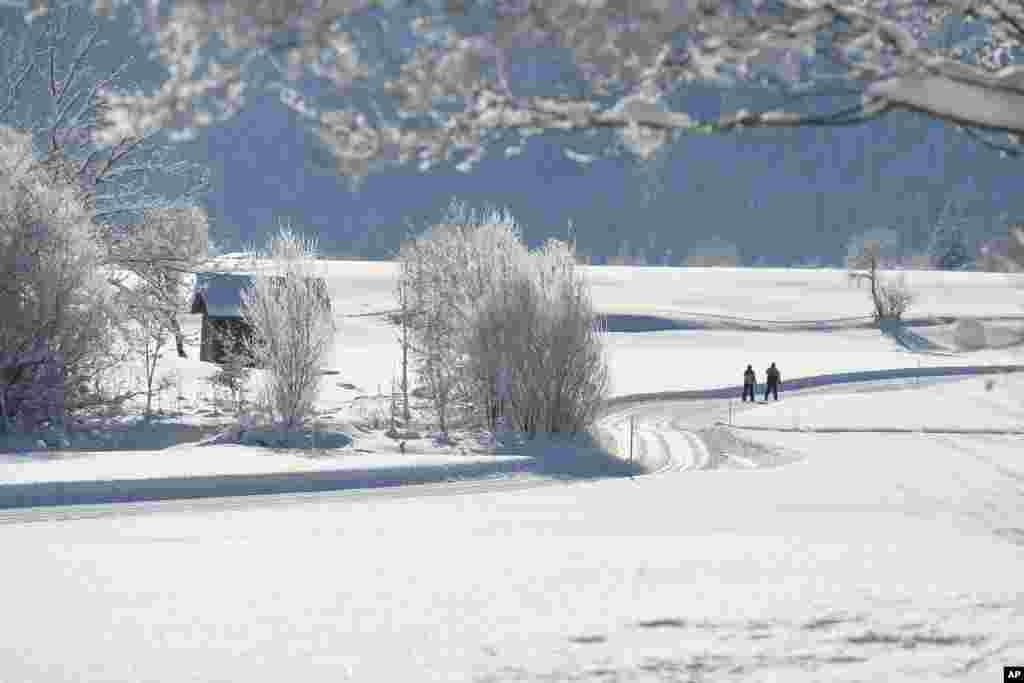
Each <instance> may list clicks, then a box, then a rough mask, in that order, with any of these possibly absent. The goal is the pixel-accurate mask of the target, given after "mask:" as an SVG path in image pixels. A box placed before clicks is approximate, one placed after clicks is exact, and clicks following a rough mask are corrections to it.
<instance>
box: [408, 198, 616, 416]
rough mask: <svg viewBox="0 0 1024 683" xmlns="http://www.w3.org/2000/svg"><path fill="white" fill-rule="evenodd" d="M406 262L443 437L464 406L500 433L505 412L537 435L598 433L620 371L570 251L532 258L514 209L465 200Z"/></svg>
mask: <svg viewBox="0 0 1024 683" xmlns="http://www.w3.org/2000/svg"><path fill="white" fill-rule="evenodd" d="M401 258H402V264H401V275H400V278H401V280H402V283H400V290H402V291H404V292H408V293H410V294H411V296H410V297H409V301H408V302H407V308H408V310H407V313H406V316H405V317H406V318H407V319H409V320H411V321H412V322H411V327H412V329H413V334H412V337H413V341H412V343H411V345H410V347H411V350H412V351H413V354H414V356H415V357H417V358H418V360H419V367H418V369H419V375H420V380H421V381H422V382H423V383H424V384H425V385H426V386H427V389H428V393H429V394H430V396H431V398H432V399H433V402H434V407H435V409H436V411H437V413H438V422H439V430H440V432H441V433H445V432H446V431H447V427H448V412H449V410H450V408H451V406H452V405H453V404H455V402H456V401H459V402H460V403H465V404H468V405H470V406H474V407H475V410H476V414H477V415H478V416H479V418H480V420H481V421H482V422H486V423H487V425H488V426H489V427H490V428H491V429H492V430H493V429H494V428H495V427H496V423H497V419H498V417H499V415H502V414H504V415H505V416H506V417H509V418H510V420H511V423H512V426H513V428H517V429H519V430H521V431H525V432H527V433H529V434H530V436H534V435H536V434H537V433H538V432H549V433H550V432H580V431H583V430H585V429H586V428H587V427H588V426H589V425H590V423H591V422H592V421H593V418H594V416H595V414H596V410H597V408H598V406H599V405H600V403H601V402H602V401H603V399H604V397H605V394H606V393H607V388H608V372H607V368H606V365H605V361H604V356H603V347H602V345H601V339H600V330H599V329H598V327H597V325H596V320H597V318H596V315H595V314H594V312H593V308H592V305H591V302H590V299H589V292H588V288H587V285H586V283H585V282H584V281H583V279H582V277H581V273H580V271H579V269H578V268H577V267H576V259H575V255H574V254H573V252H572V250H571V249H570V248H569V247H568V245H566V244H564V243H562V242H557V241H551V242H549V243H548V244H547V245H545V247H544V249H543V250H540V251H538V252H536V253H530V252H528V251H527V250H526V247H525V246H524V245H523V243H522V241H521V239H520V236H519V231H518V228H517V226H516V224H515V221H514V220H513V219H512V217H511V216H510V215H509V214H508V212H498V211H490V212H484V213H483V214H476V213H474V212H470V211H468V210H467V209H466V208H465V206H464V205H462V204H458V203H454V204H452V206H451V207H450V208H449V212H448V214H447V215H446V217H445V220H444V221H442V223H441V224H439V225H437V226H434V227H433V228H432V229H431V230H429V231H427V232H426V233H424V235H422V236H420V237H419V238H417V239H416V240H415V241H413V242H410V243H407V244H406V245H404V246H403V251H402V255H401ZM403 283H404V284H403Z"/></svg>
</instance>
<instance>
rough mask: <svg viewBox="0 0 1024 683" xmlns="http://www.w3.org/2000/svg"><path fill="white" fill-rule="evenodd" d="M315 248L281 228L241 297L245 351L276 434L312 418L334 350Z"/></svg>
mask: <svg viewBox="0 0 1024 683" xmlns="http://www.w3.org/2000/svg"><path fill="white" fill-rule="evenodd" d="M316 256H317V252H316V243H315V241H313V240H307V239H304V238H303V237H301V236H299V235H297V234H296V233H294V232H293V231H292V230H291V228H289V227H284V226H282V227H281V228H280V230H279V231H278V233H277V235H275V236H274V237H272V238H271V240H270V243H269V245H268V247H267V249H266V251H265V252H264V253H263V254H253V257H254V261H255V259H256V258H261V259H267V260H268V261H269V263H270V264H271V271H272V272H270V273H260V274H258V275H257V276H256V278H255V280H254V286H253V287H252V288H250V289H247V290H245V291H244V292H243V293H242V318H243V319H244V320H245V322H246V323H248V325H249V326H250V328H251V329H252V332H253V338H252V340H251V342H250V344H249V351H250V353H251V354H252V357H253V359H254V360H255V363H256V365H257V366H258V367H261V368H263V369H264V370H266V377H265V380H264V383H263V387H262V395H261V400H262V403H263V404H264V407H265V408H266V410H267V411H268V412H269V414H270V416H271V419H272V421H273V423H274V426H275V427H276V428H280V429H283V430H285V431H294V430H299V429H301V428H302V427H303V426H304V425H305V423H306V422H307V421H308V420H309V419H310V418H312V417H314V415H315V408H316V401H317V398H318V396H319V393H320V384H321V379H322V372H321V371H322V369H323V367H324V365H325V364H326V363H327V360H328V357H329V354H330V353H331V350H332V347H333V345H334V334H335V327H334V320H333V318H332V316H331V310H330V299H329V297H328V295H327V292H326V291H325V290H324V288H323V287H322V284H323V280H322V279H321V278H320V277H318V276H319V275H320V271H319V269H318V268H317V267H316Z"/></svg>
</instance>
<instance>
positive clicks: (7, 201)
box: [0, 127, 120, 428]
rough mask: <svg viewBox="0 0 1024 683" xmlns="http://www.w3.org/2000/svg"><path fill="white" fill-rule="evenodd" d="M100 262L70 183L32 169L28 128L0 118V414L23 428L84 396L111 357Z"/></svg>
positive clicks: (108, 296) (111, 323)
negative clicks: (3, 122)
mask: <svg viewBox="0 0 1024 683" xmlns="http://www.w3.org/2000/svg"><path fill="white" fill-rule="evenodd" d="M102 262H103V252H102V249H101V247H100V245H99V243H98V240H97V237H96V233H95V227H94V225H93V224H92V221H91V220H90V217H89V213H88V210H87V208H86V207H85V206H84V205H83V203H82V202H81V201H80V197H79V194H78V192H77V191H76V190H75V189H73V188H71V187H69V186H64V185H61V184H58V183H53V182H51V181H50V179H49V178H47V177H46V176H45V174H43V173H42V172H41V171H40V170H39V168H38V166H37V165H36V164H35V162H34V159H33V156H32V147H31V138H30V137H29V136H28V134H25V133H22V132H19V131H14V130H12V129H8V128H3V127H0V283H2V286H0V350H2V351H3V352H4V358H3V361H2V363H0V367H2V368H3V372H2V373H0V392H2V393H3V394H4V396H3V398H2V400H3V404H4V405H3V406H0V411H2V412H3V416H4V417H5V418H10V419H14V418H18V419H19V420H21V421H22V422H23V424H24V426H25V427H26V428H29V427H31V426H32V425H33V424H35V423H38V422H40V421H41V420H44V419H47V418H52V419H56V418H62V417H64V415H65V414H66V412H67V411H68V410H75V409H78V408H81V407H83V406H86V405H88V404H89V403H90V400H91V399H89V398H88V397H87V396H86V394H88V393H89V391H88V387H89V386H90V385H94V384H95V380H96V379H97V378H98V377H99V376H100V375H101V374H102V373H103V372H104V371H105V370H106V369H109V367H110V366H111V365H112V364H113V363H114V362H116V360H115V359H113V358H112V352H111V349H113V348H114V347H115V344H114V337H115V330H116V329H117V328H118V326H119V322H120V317H119V316H118V314H117V311H116V309H115V307H114V305H113V299H112V293H111V291H110V288H109V286H108V285H107V283H106V281H105V279H104V276H103V272H102V268H101V264H102ZM5 424H9V421H6V420H5Z"/></svg>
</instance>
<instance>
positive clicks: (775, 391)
mask: <svg viewBox="0 0 1024 683" xmlns="http://www.w3.org/2000/svg"><path fill="white" fill-rule="evenodd" d="M780 382H782V375H781V374H779V369H778V368H777V367H775V363H772V364H771V366H770V367H769V368H768V383H767V384H765V387H764V400H766V401H767V400H768V394H769V393H771V394H772V395H774V397H775V400H776V401H778V400H779V383H780ZM756 386H757V375H756V374H754V368H753V367H752V366H750V365H748V366H747V369H746V371H744V373H743V400H744V401H746V400H747V395H748V394H749V396H750V400H751V401H753V400H754V387H756Z"/></svg>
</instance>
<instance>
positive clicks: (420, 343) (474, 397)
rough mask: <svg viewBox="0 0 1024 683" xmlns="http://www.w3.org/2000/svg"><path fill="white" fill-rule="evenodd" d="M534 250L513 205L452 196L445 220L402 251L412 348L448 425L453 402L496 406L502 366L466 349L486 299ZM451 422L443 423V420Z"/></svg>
mask: <svg viewBox="0 0 1024 683" xmlns="http://www.w3.org/2000/svg"><path fill="white" fill-rule="evenodd" d="M526 253H527V250H526V247H525V245H523V243H522V241H521V238H520V232H519V228H518V226H517V225H516V222H515V220H514V219H513V217H512V216H511V215H510V214H509V213H508V212H507V211H499V210H495V209H488V210H486V211H483V212H478V211H475V210H472V209H470V208H469V207H468V206H467V205H466V204H465V203H462V202H458V201H452V202H451V203H450V205H449V206H448V208H447V210H446V212H445V214H444V216H443V217H442V220H441V221H440V222H438V223H437V224H436V225H433V226H431V227H430V228H429V229H428V230H426V231H424V232H423V233H422V234H420V235H418V236H416V237H414V238H412V239H410V240H408V241H406V243H405V244H403V246H402V249H401V251H400V254H399V260H400V262H401V267H400V278H401V280H402V281H404V282H405V283H406V284H405V285H403V284H402V282H399V287H400V288H401V287H403V286H404V287H405V289H406V291H407V292H408V293H409V297H408V303H407V308H408V309H409V310H410V311H411V315H410V317H409V319H410V320H412V321H413V323H412V339H413V342H412V344H411V345H410V348H411V349H412V350H413V352H414V356H415V357H416V358H417V359H418V361H417V362H418V364H419V370H420V372H419V374H420V377H421V378H422V379H423V380H424V381H425V382H426V384H427V386H428V390H429V391H430V393H431V395H432V398H433V401H434V407H435V410H436V412H437V414H438V419H439V428H440V431H441V432H442V434H446V433H447V427H448V424H447V423H448V420H447V417H448V413H449V408H450V406H451V405H452V404H453V403H456V402H458V403H461V404H475V405H477V406H489V405H490V404H491V403H492V402H493V400H494V383H495V373H496V372H497V368H495V367H483V366H482V365H481V364H480V362H479V360H480V359H479V358H476V359H474V358H472V357H470V355H469V354H467V351H466V340H467V336H468V335H469V334H470V333H471V331H472V329H473V325H474V321H475V319H476V315H477V312H478V308H479V306H480V302H481V301H482V300H483V299H484V297H485V295H487V294H488V293H489V292H491V291H493V290H495V289H496V288H500V287H501V283H502V282H504V281H506V280H507V279H508V278H509V277H510V273H511V272H512V271H513V270H514V269H515V268H516V267H517V265H516V264H517V263H518V262H519V261H521V260H522V259H524V258H525V256H526ZM441 423H443V426H441Z"/></svg>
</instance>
